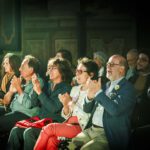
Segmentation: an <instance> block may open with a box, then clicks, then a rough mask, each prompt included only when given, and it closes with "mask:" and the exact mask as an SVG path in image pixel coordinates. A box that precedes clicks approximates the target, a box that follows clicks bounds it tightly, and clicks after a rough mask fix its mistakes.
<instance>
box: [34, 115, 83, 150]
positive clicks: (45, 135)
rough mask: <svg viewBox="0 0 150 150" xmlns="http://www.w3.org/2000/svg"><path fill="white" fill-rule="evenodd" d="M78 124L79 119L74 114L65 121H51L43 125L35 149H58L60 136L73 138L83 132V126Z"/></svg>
mask: <svg viewBox="0 0 150 150" xmlns="http://www.w3.org/2000/svg"><path fill="white" fill-rule="evenodd" d="M73 123H76V125H73ZM77 124H78V119H77V117H76V116H73V117H70V118H69V119H68V120H67V121H66V122H64V123H51V124H49V125H47V126H45V127H43V128H42V131H41V133H40V135H39V137H38V140H37V142H36V144H35V146H34V150H58V144H59V143H60V140H59V139H58V137H66V138H73V137H75V136H76V135H77V134H79V133H80V132H81V127H80V125H77Z"/></svg>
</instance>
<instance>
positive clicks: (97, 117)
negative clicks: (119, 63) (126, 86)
mask: <svg viewBox="0 0 150 150" xmlns="http://www.w3.org/2000/svg"><path fill="white" fill-rule="evenodd" d="M123 78H124V77H121V78H120V79H118V80H115V81H112V82H111V84H110V86H109V88H108V89H106V91H105V93H106V95H107V96H109V93H110V92H111V91H112V90H113V88H114V87H115V86H116V85H117V84H118V83H119V82H120V81H121V80H122V79H123ZM100 92H102V90H99V91H98V92H97V93H96V95H98V94H99V93H100ZM96 95H95V96H96ZM103 112H104V107H103V106H102V105H100V104H98V106H97V108H96V110H95V112H94V115H93V118H92V123H93V124H94V125H97V126H100V127H103Z"/></svg>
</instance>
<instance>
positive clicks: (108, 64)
mask: <svg viewBox="0 0 150 150" xmlns="http://www.w3.org/2000/svg"><path fill="white" fill-rule="evenodd" d="M106 65H107V66H109V67H114V66H120V64H115V63H109V62H108V63H107V64H106Z"/></svg>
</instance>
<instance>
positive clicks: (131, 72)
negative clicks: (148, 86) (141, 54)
mask: <svg viewBox="0 0 150 150" xmlns="http://www.w3.org/2000/svg"><path fill="white" fill-rule="evenodd" d="M126 58H127V62H128V70H127V73H126V79H127V80H129V81H131V82H132V83H134V82H135V76H136V74H137V70H136V65H137V60H138V51H137V49H130V50H129V51H128V52H127V56H126Z"/></svg>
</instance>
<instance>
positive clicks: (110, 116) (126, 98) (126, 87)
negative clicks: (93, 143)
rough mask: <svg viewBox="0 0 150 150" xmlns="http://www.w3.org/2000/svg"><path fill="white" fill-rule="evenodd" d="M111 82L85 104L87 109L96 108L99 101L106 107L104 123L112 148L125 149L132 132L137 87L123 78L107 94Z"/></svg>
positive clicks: (115, 149) (114, 149)
mask: <svg viewBox="0 0 150 150" xmlns="http://www.w3.org/2000/svg"><path fill="white" fill-rule="evenodd" d="M109 85H110V84H106V86H105V87H104V88H103V91H102V92H100V93H99V94H98V95H97V96H96V97H95V99H94V100H95V104H94V101H92V102H91V104H90V103H87V104H85V111H86V112H88V111H91V110H92V109H93V111H92V112H93V113H94V110H95V109H96V107H97V105H98V103H100V104H101V105H102V106H103V107H104V113H103V125H104V130H105V133H106V136H107V139H108V142H109V146H110V149H113V150H125V149H127V148H128V142H129V138H130V132H131V115H132V112H133V109H134V106H135V102H136V94H135V89H134V87H133V85H132V84H131V83H129V82H128V81H127V80H126V79H125V78H123V79H122V80H121V81H120V82H119V83H118V85H117V87H116V86H115V87H116V88H114V89H113V90H112V92H111V93H109V95H110V96H106V94H105V91H106V89H107V88H108V86H109ZM92 107H93V108H92Z"/></svg>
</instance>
